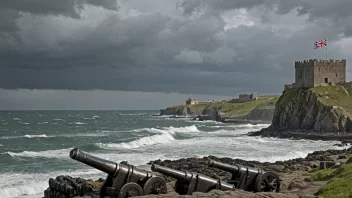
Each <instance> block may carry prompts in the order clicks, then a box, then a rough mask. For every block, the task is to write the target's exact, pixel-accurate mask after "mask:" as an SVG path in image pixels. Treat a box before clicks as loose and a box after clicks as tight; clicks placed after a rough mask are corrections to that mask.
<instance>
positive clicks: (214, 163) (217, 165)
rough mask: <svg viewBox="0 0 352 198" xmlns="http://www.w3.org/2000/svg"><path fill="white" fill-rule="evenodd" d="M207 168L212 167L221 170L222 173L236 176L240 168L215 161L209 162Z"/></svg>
mask: <svg viewBox="0 0 352 198" xmlns="http://www.w3.org/2000/svg"><path fill="white" fill-rule="evenodd" d="M209 166H210V167H214V168H218V169H220V170H223V171H227V172H230V173H232V174H233V173H235V174H236V173H237V172H239V170H240V167H239V166H237V165H230V164H224V163H221V162H217V161H214V160H210V161H209Z"/></svg>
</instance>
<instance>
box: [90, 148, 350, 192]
mask: <svg viewBox="0 0 352 198" xmlns="http://www.w3.org/2000/svg"><path fill="white" fill-rule="evenodd" d="M340 146H346V145H342V144H341V145H340ZM351 155H352V147H350V148H348V149H343V150H327V151H316V152H313V153H310V154H308V155H307V156H306V157H305V158H297V159H291V160H286V161H277V162H274V163H269V162H258V161H246V160H241V159H232V158H217V157H215V156H208V157H203V158H183V159H179V160H163V161H162V160H156V161H151V162H149V163H148V164H149V165H151V164H153V163H155V164H159V165H162V166H166V167H169V168H173V169H177V170H187V171H191V172H196V173H200V174H204V175H207V176H210V177H212V178H216V179H221V180H228V179H230V176H231V173H228V172H224V171H221V170H219V169H216V168H211V167H209V166H208V160H210V159H211V160H216V161H219V162H223V163H227V164H240V165H244V166H249V167H257V168H262V169H263V170H265V171H273V172H275V173H277V174H278V175H279V176H280V180H281V182H280V183H281V184H280V189H281V191H280V192H279V193H273V192H260V193H253V192H247V191H243V190H237V189H236V190H234V191H220V190H212V191H210V192H208V193H199V192H195V193H193V194H192V195H187V196H186V195H181V196H180V195H178V194H177V193H176V192H175V191H174V190H173V186H174V182H175V180H174V179H173V178H170V177H167V176H164V175H161V176H163V177H164V178H165V180H166V181H167V185H168V193H167V194H163V195H146V196H141V197H143V198H156V197H159V198H166V197H180V198H181V197H182V198H186V197H188V198H196V197H203V198H204V197H219V198H220V197H222V198H225V197H227V198H229V197H234V198H235V197H237V198H238V197H241V198H310V197H317V196H316V195H315V193H316V192H317V191H318V190H319V189H320V187H322V186H323V185H325V184H327V183H328V181H315V180H313V179H312V174H313V173H314V172H315V171H317V170H319V169H325V168H329V167H339V166H341V164H345V163H351V162H352V158H351V157H350V156H351ZM157 174H158V173H157ZM101 182H102V180H100V181H99V180H98V181H95V182H93V181H92V180H88V182H87V183H89V184H90V185H92V188H95V189H98V188H99V186H100V185H101ZM86 198H88V197H86Z"/></svg>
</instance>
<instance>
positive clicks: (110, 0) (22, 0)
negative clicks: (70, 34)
mask: <svg viewBox="0 0 352 198" xmlns="http://www.w3.org/2000/svg"><path fill="white" fill-rule="evenodd" d="M85 4H91V5H95V6H101V7H104V8H106V9H112V10H116V9H117V8H118V6H117V3H116V0H61V1H57V0H45V1H43V0H11V1H1V2H0V8H1V9H3V10H16V11H20V12H28V13H32V14H43V15H63V16H69V17H75V18H79V17H80V14H79V11H80V10H82V9H83V6H84V5H85Z"/></svg>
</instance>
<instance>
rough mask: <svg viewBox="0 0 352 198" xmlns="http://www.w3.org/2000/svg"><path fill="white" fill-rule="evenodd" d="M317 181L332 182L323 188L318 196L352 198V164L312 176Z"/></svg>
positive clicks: (324, 197)
mask: <svg viewBox="0 0 352 198" xmlns="http://www.w3.org/2000/svg"><path fill="white" fill-rule="evenodd" d="M313 177H315V178H316V179H322V180H325V181H326V180H329V179H330V178H331V179H330V181H329V182H328V183H327V184H325V185H324V186H322V187H321V188H320V189H319V190H318V192H317V193H316V195H317V196H319V197H323V198H329V197H333V198H352V178H351V177H352V164H345V165H342V166H341V167H339V168H335V169H326V170H322V171H319V172H317V173H316V174H314V175H313V176H312V179H313Z"/></svg>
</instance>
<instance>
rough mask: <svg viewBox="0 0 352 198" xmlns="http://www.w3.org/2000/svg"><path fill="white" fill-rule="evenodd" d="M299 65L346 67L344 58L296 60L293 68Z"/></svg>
mask: <svg viewBox="0 0 352 198" xmlns="http://www.w3.org/2000/svg"><path fill="white" fill-rule="evenodd" d="M299 67H346V60H345V59H342V60H334V59H330V60H318V59H309V60H303V61H296V62H295V68H299Z"/></svg>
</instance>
